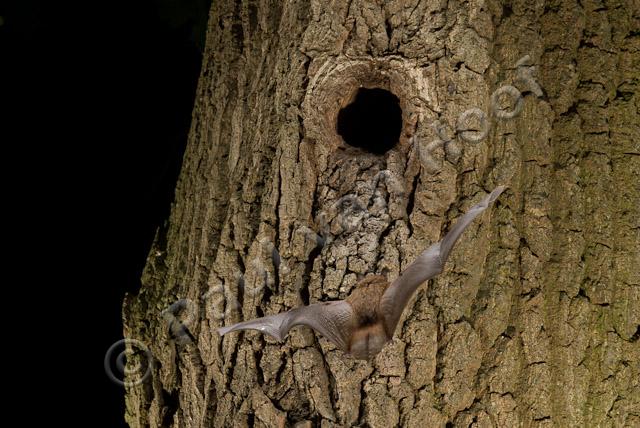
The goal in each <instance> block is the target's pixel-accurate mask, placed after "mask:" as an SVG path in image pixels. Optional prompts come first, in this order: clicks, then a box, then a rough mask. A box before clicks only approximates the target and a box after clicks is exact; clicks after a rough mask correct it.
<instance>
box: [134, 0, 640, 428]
mask: <svg viewBox="0 0 640 428" xmlns="http://www.w3.org/2000/svg"><path fill="white" fill-rule="evenodd" d="M525 55H529V57H530V59H529V60H528V62H527V61H525V62H527V63H528V64H531V65H535V66H537V72H536V73H534V74H533V76H534V78H535V79H536V82H537V83H538V84H539V86H540V87H541V88H542V93H536V90H535V89H534V88H533V87H528V86H527V84H525V83H523V80H522V79H521V78H519V75H518V73H519V69H518V67H516V63H517V62H518V61H519V60H520V59H521V58H522V57H524V56H525ZM525 65H526V64H525ZM639 83H640V10H639V8H638V3H637V1H633V0H627V1H615V0H612V1H608V0H607V1H604V2H600V1H591V0H583V1H580V2H578V1H572V0H567V1H550V2H543V1H534V2H529V1H525V0H513V1H508V2H502V3H501V2H499V1H494V0H487V1H483V0H472V1H469V2H459V1H455V0H450V1H444V0H442V1H440V0H435V1H424V0H402V1H364V0H350V1H347V0H335V1H331V2H321V1H316V0H312V1H302V0H301V1H295V0H290V1H289V0H287V1H281V0H273V1H267V0H254V1H240V0H237V1H231V0H221V1H215V2H214V4H213V8H212V11H211V15H210V19H209V28H208V36H207V48H206V52H205V54H204V62H203V67H202V74H201V77H200V83H199V88H198V92H197V97H196V104H195V108H194V113H193V123H192V128H191V133H190V139H189V144H188V147H187V150H186V153H185V156H184V163H183V168H182V172H181V175H180V179H179V182H178V185H177V188H176V194H175V202H174V204H173V207H172V211H171V216H170V219H169V220H168V222H167V224H166V227H164V228H162V229H161V230H159V231H158V233H157V238H156V240H155V243H154V245H153V248H152V250H151V253H150V255H149V258H148V262H147V266H146V269H145V272H144V274H143V281H142V283H143V285H142V289H141V290H140V292H139V294H138V295H129V296H127V298H126V299H125V305H124V308H123V314H124V320H125V336H126V337H129V338H135V339H138V340H140V341H141V342H143V343H144V344H146V345H147V346H148V347H149V349H150V350H151V352H152V353H153V356H154V359H153V362H152V365H151V369H152V370H151V376H149V377H148V378H147V379H146V380H145V382H143V383H142V384H140V385H136V386H130V387H128V388H127V391H126V403H127V412H126V420H127V421H128V423H129V424H130V425H131V426H134V427H138V426H140V427H142V426H175V427H209V426H215V427H224V426H269V427H271V426H308V427H310V426H322V427H332V426H371V427H390V426H409V427H425V426H434V427H435V426H445V425H447V424H449V425H450V426H465V427H466V426H478V427H490V426H500V427H511V426H527V427H528V426H616V427H621V426H628V427H637V426H640V343H639V342H638V336H639V335H640V331H639V329H640V274H639V271H640V269H639V268H638V267H639V266H640V254H639V247H640V220H639V219H640V215H639V214H640V208H639V206H640V185H639V183H640V143H639V141H640V117H639V113H638V104H639V102H640V98H639V96H638V90H639ZM502 85H513V86H515V87H517V88H518V89H519V90H520V91H521V92H522V94H523V102H524V105H523V109H522V111H521V113H520V114H518V115H516V117H514V118H512V119H508V120H507V119H497V118H496V117H495V116H493V117H492V116H491V115H490V112H491V94H492V93H493V91H495V90H496V89H498V88H500V87H501V86H502ZM360 86H364V87H369V88H373V87H380V88H384V89H387V90H389V91H391V92H393V93H394V94H395V95H396V96H397V97H398V98H399V100H400V106H401V107H402V110H403V113H402V114H403V130H402V135H401V137H400V140H399V142H398V144H397V145H396V146H395V147H394V148H393V149H392V150H390V151H388V152H387V153H386V154H384V155H380V156H378V155H374V154H369V153H366V152H364V151H361V150H357V149H353V148H347V147H346V146H345V145H344V144H343V143H342V141H341V139H340V137H339V136H338V135H337V133H336V115H337V113H338V110H339V108H341V107H342V106H345V105H347V104H348V103H349V102H350V101H351V99H352V98H353V96H354V94H355V93H356V91H357V89H358V88H359V87H360ZM158 90H162V88H158ZM500 100H501V101H500V103H504V102H507V101H508V100H505V99H504V97H502V98H500ZM473 107H478V108H479V109H481V110H482V111H484V112H486V113H487V116H488V118H489V119H490V120H489V121H488V123H489V124H490V130H489V134H488V136H487V138H486V139H485V140H484V141H481V142H480V143H478V144H471V143H467V142H464V141H463V140H462V139H461V136H460V133H458V135H457V136H456V135H452V134H453V131H452V129H455V127H456V121H457V120H458V117H459V115H460V114H461V113H462V112H463V111H465V110H468V109H470V108H473ZM436 120H439V121H440V123H441V124H443V125H444V126H445V127H444V129H445V131H444V133H445V134H447V135H450V136H451V137H453V138H454V139H455V141H456V142H455V143H451V144H448V145H447V147H446V154H445V152H443V150H442V147H440V148H438V149H436V150H434V152H433V156H434V162H436V164H437V168H435V169H434V168H432V167H429V168H427V165H425V163H424V162H423V161H421V159H422V160H424V159H423V158H424V156H422V158H421V155H424V150H425V149H424V147H425V145H427V143H429V142H430V141H432V140H434V139H435V138H436V134H435V131H434V129H433V127H432V124H433V123H434V122H435V121H436ZM414 135H415V136H416V139H415V140H412V139H411V138H410V137H411V136H414ZM456 147H457V148H458V149H460V150H461V153H460V154H459V156H457V154H456V153H455V150H453V149H455V148H456ZM382 170H389V171H390V175H389V176H388V177H387V178H386V179H379V180H374V177H375V176H376V174H377V173H378V172H379V171H382ZM498 184H506V185H508V186H509V189H508V190H507V191H506V192H505V194H503V196H502V197H501V198H500V201H499V202H498V203H497V204H496V205H495V206H494V207H492V209H491V210H490V213H487V214H485V215H483V216H482V217H481V218H480V219H479V220H477V221H476V222H475V223H474V225H472V227H471V228H470V230H469V231H467V232H466V233H465V235H464V236H463V238H462V239H461V241H460V242H459V244H458V245H457V247H456V248H455V249H454V251H453V254H452V256H451V259H450V261H449V263H448V264H447V266H446V269H445V272H444V273H443V274H442V275H441V276H440V277H438V278H437V279H436V280H434V281H430V282H429V283H428V284H427V285H424V286H422V287H421V289H420V291H419V292H418V293H417V294H416V297H415V298H414V299H413V301H412V303H411V304H410V305H409V307H408V308H407V310H406V311H405V313H404V315H403V319H402V320H401V322H400V324H399V327H398V330H397V331H396V335H395V337H394V340H393V341H392V342H390V343H389V344H388V345H387V346H386V347H385V348H384V349H383V351H382V352H381V353H380V354H379V355H378V357H377V358H376V359H375V360H374V361H372V362H371V363H369V362H363V361H356V360H354V359H352V358H350V357H347V356H345V355H343V354H342V353H341V352H340V351H338V350H336V349H335V347H334V346H333V345H332V344H331V343H329V342H328V341H327V340H325V339H324V338H322V337H320V336H318V335H315V334H314V333H313V332H312V331H311V330H310V329H308V328H302V327H298V328H296V329H294V330H292V332H291V334H290V336H289V338H288V339H287V340H286V341H285V342H284V343H282V344H279V343H276V342H275V341H273V340H272V339H271V338H268V337H265V336H263V335H261V334H258V333H256V332H247V333H243V334H232V335H229V336H228V337H225V338H224V340H221V338H220V337H219V336H218V335H217V334H216V333H215V331H214V329H215V328H216V327H219V326H221V325H223V324H229V323H232V322H237V321H239V320H242V319H249V318H253V317H256V316H261V315H263V314H271V313H276V312H280V311H284V310H287V309H290V308H292V307H295V306H298V305H302V304H305V303H309V302H316V301H319V300H333V299H338V298H344V297H345V296H347V295H348V294H349V292H350V291H351V289H352V288H353V286H354V284H355V283H356V281H357V280H358V278H360V277H361V276H362V275H363V274H366V273H386V274H387V275H388V277H389V278H390V279H392V278H395V276H397V275H398V273H399V271H400V269H401V267H403V266H405V265H406V264H407V263H408V262H410V261H411V260H412V259H413V258H414V256H415V255H416V254H417V253H418V252H419V251H420V250H421V249H423V248H425V247H426V246H427V245H429V244H431V243H433V242H435V241H436V240H438V239H440V237H441V236H442V234H443V232H444V231H445V230H446V229H447V228H448V227H449V226H450V224H451V221H452V220H454V219H455V218H457V217H458V216H459V215H460V213H462V212H464V211H466V209H467V208H468V207H469V206H471V205H472V204H473V203H475V202H477V201H478V200H479V199H480V198H481V197H482V196H483V195H485V194H486V191H488V190H490V189H492V188H493V187H495V186H496V185H498ZM349 194H352V195H356V197H357V198H358V199H359V200H360V201H361V202H362V203H363V204H364V205H366V210H364V211H358V210H357V209H355V208H354V207H353V205H352V206H351V207H347V208H346V209H344V207H343V206H342V205H340V206H338V208H336V206H337V205H336V201H338V200H339V199H340V198H341V197H343V196H345V195H349ZM356 205H357V204H356ZM356 208H357V207H356ZM309 229H310V230H312V231H315V232H317V233H320V234H324V237H329V238H330V239H327V240H326V242H325V243H324V246H321V247H318V246H316V241H315V240H314V239H315V238H314V234H313V233H312V232H310V230H309ZM271 243H273V245H274V246H275V248H276V249H277V251H278V253H279V255H280V256H281V263H280V265H279V266H278V263H277V260H275V259H274V257H273V253H274V252H273V251H272V249H271ZM180 299H185V300H180ZM176 301H181V302H183V304H182V306H181V308H182V309H181V310H180V311H178V310H177V309H176V310H175V311H174V312H175V316H176V317H177V318H178V319H179V320H181V322H182V323H184V325H185V326H186V327H187V328H188V329H189V331H190V333H191V334H192V335H193V337H194V339H195V340H188V339H187V340H183V339H184V337H177V336H176V334H175V328H173V327H175V326H173V327H171V326H170V324H171V323H168V322H167V319H168V318H170V316H169V317H167V316H163V315H162V314H163V311H164V315H166V313H167V311H166V308H168V307H170V305H171V304H172V303H174V302H176ZM185 302H186V303H185ZM174 309H175V305H174ZM178 309H179V308H178ZM172 310H173V309H172ZM172 328H173V330H172ZM172 332H173V333H172ZM178 336H179V335H178ZM142 355H144V354H140V358H141V356H142ZM136 361H137V360H136V358H130V361H129V362H128V364H134V363H135V362H136ZM130 376H135V374H134V375H130ZM296 424H298V425H296Z"/></svg>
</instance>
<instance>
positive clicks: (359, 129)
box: [338, 88, 402, 155]
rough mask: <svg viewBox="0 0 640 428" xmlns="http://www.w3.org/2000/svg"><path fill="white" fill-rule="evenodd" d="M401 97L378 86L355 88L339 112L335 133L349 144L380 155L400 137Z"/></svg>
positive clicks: (390, 147)
mask: <svg viewBox="0 0 640 428" xmlns="http://www.w3.org/2000/svg"><path fill="white" fill-rule="evenodd" d="M401 131H402V109H401V108H400V100H399V99H398V97H396V96H395V95H394V94H392V93H391V92H389V91H386V90H384V89H380V88H374V89H365V88H361V89H360V90H358V93H357V94H356V97H355V99H354V101H353V102H352V103H351V104H349V105H348V106H346V107H345V108H343V109H342V110H340V112H339V113H338V134H339V135H340V136H341V137H342V138H343V139H344V142H345V143H347V144H348V145H350V146H354V147H360V148H361V149H363V150H365V151H367V152H370V153H375V154H377V155H381V154H383V153H386V152H387V151H388V150H390V149H392V148H393V146H395V145H396V143H397V142H398V140H399V139H400V132H401Z"/></svg>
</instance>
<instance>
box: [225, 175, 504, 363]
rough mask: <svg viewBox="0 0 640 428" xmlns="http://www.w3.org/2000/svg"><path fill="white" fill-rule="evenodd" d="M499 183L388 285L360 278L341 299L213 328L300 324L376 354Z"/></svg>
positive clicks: (361, 354) (284, 330) (346, 347)
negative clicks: (410, 302)
mask: <svg viewBox="0 0 640 428" xmlns="http://www.w3.org/2000/svg"><path fill="white" fill-rule="evenodd" d="M504 189H505V187H504V186H499V187H497V188H495V189H494V190H493V192H491V193H490V194H489V195H487V196H486V197H485V198H484V199H483V200H482V201H480V203H478V204H476V205H474V206H472V207H471V208H470V209H469V211H468V212H467V213H466V214H465V215H463V216H462V218H460V219H459V220H458V221H457V222H456V224H455V225H454V226H453V228H452V229H451V230H450V231H449V232H448V233H447V234H446V236H445V237H444V238H443V239H442V241H440V242H437V243H435V244H433V245H432V246H430V247H429V248H427V249H426V250H425V251H423V252H422V253H421V254H420V255H419V256H418V258H417V259H416V260H415V261H414V262H413V263H411V264H410V265H409V266H407V268H406V269H405V270H404V271H403V272H402V273H401V274H400V276H399V277H398V278H397V279H396V280H395V281H393V282H392V283H391V284H389V282H388V281H387V279H386V278H385V277H384V276H381V275H368V276H366V277H365V278H363V279H362V280H361V281H360V282H358V284H356V288H355V289H354V290H353V291H352V292H351V294H350V295H349V297H347V298H346V299H345V300H338V301H332V302H322V303H315V304H312V305H309V306H302V307H300V308H296V309H292V310H290V311H287V312H283V313H280V314H277V315H270V316H266V317H262V318H257V319H253V320H250V321H244V322H240V323H237V324H234V325H231V326H227V327H222V328H219V329H218V333H219V334H220V335H221V336H223V335H225V334H227V333H230V332H232V331H237V330H258V331H261V332H263V333H266V334H268V335H270V336H272V337H274V338H275V339H277V340H278V341H282V340H284V338H285V336H286V335H287V334H288V332H289V330H290V329H291V328H292V327H294V326H296V325H306V326H309V327H311V328H312V329H314V330H315V331H317V332H318V333H320V334H321V335H323V336H324V337H326V338H327V339H329V340H330V341H331V342H333V343H334V344H335V345H336V346H337V347H338V348H340V349H341V350H342V351H344V352H346V353H348V354H351V355H352V356H354V357H355V358H358V359H362V360H368V359H371V358H373V357H375V356H376V354H378V352H380V350H381V349H382V347H383V346H384V344H385V343H387V342H388V341H389V340H391V338H392V337H393V333H394V331H395V329H396V325H397V324H398V321H399V320H400V316H401V315H402V311H403V310H404V309H405V307H406V306H407V304H408V303H409V299H411V296H412V295H413V293H414V292H415V291H416V289H417V288H418V287H419V286H420V285H421V284H422V283H423V282H425V281H426V280H428V279H430V278H433V277H434V276H436V275H438V274H440V273H441V272H442V270H443V268H444V264H445V262H446V261H447V258H448V257H449V253H450V252H451V249H452V248H453V246H454V245H455V243H456V241H457V240H458V238H460V235H462V232H464V230H465V229H466V228H467V226H469V224H470V223H471V222H472V221H473V219H474V218H476V216H477V215H478V214H480V213H481V212H483V211H484V210H485V209H486V208H487V207H488V206H489V204H490V203H491V202H493V201H495V200H496V199H497V198H498V196H500V194H501V193H502V192H503V191H504Z"/></svg>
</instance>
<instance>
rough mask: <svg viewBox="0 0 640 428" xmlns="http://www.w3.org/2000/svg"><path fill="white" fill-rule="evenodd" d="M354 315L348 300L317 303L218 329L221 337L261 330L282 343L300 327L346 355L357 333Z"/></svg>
mask: <svg viewBox="0 0 640 428" xmlns="http://www.w3.org/2000/svg"><path fill="white" fill-rule="evenodd" d="M353 320H354V314H353V309H352V308H351V305H349V304H348V303H347V302H345V301H344V300H338V301H335V302H323V303H315V304H313V305H309V306H302V307H300V308H296V309H292V310H290V311H287V312H283V313H281V314H277V315H269V316H266V317H262V318H257V319H254V320H250V321H244V322H240V323H237V324H234V325H231V326H228V327H222V328H219V329H218V333H219V334H220V336H223V335H225V334H227V333H230V332H232V331H237V330H258V331H261V332H263V333H266V334H268V335H270V336H272V337H273V338H275V339H277V340H279V341H282V340H284V338H285V337H286V336H287V334H288V333H289V330H290V329H291V328H292V327H294V326H296V325H306V326H309V327H311V328H312V329H314V330H315V331H317V332H318V333H320V334H321V335H323V336H324V337H326V338H327V339H329V340H330V341H331V342H333V343H334V344H335V345H336V346H337V347H338V348H340V349H342V350H343V351H346V350H347V349H348V343H349V338H350V337H351V333H352V331H353Z"/></svg>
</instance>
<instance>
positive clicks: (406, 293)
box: [380, 186, 505, 334]
mask: <svg viewBox="0 0 640 428" xmlns="http://www.w3.org/2000/svg"><path fill="white" fill-rule="evenodd" d="M504 189H505V187H504V186H499V187H496V188H495V189H494V190H493V192H491V193H490V194H489V195H487V196H486V197H485V198H484V199H483V200H482V201H480V203H478V204H476V205H474V206H472V207H471V209H469V211H468V212H467V213H466V214H465V215H463V216H462V218H460V220H458V221H457V222H456V224H455V225H454V226H453V228H452V229H451V230H450V231H449V232H448V233H447V234H446V236H445V237H444V238H443V239H442V241H440V242H438V243H436V244H434V245H432V246H431V247H429V248H427V249H426V250H425V251H423V252H422V253H421V254H420V255H419V256H418V258H417V259H416V261H414V262H413V263H411V264H410V265H409V266H408V267H407V268H406V269H405V270H404V272H402V274H401V275H400V276H399V277H398V278H397V279H396V280H395V281H393V282H392V283H391V285H390V286H389V287H388V288H387V290H386V291H385V292H384V294H383V296H382V299H381V300H380V310H381V311H382V314H383V316H384V318H385V326H386V328H387V332H388V333H389V334H393V332H394V331H395V328H396V325H397V324H398V320H399V319H400V315H402V311H403V310H404V308H405V306H406V305H407V303H409V299H410V298H411V296H412V295H413V293H414V292H415V290H416V289H417V288H418V286H420V284H422V283H423V282H424V281H426V280H428V279H430V278H433V277H434V276H436V275H438V274H440V273H441V272H442V270H443V268H444V264H445V262H446V261H447V258H448V257H449V253H450V252H451V249H452V248H453V246H454V245H455V243H456V241H457V240H458V238H460V235H462V232H464V230H465V229H466V228H467V226H469V224H470V223H471V222H472V221H473V219H474V218H476V216H477V215H478V214H480V213H481V212H482V211H484V210H485V209H486V208H487V207H488V206H489V204H490V203H491V202H493V201H495V200H496V199H497V198H498V196H500V194H501V193H502V192H503V191H504Z"/></svg>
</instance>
